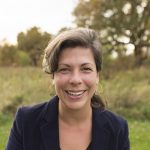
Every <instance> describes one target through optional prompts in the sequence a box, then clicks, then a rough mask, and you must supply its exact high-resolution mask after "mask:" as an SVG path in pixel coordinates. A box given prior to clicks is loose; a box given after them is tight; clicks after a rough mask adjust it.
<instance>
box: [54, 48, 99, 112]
mask: <svg viewBox="0 0 150 150" xmlns="http://www.w3.org/2000/svg"><path fill="white" fill-rule="evenodd" d="M98 80H99V77H98V73H97V70H96V64H95V61H94V57H93V54H92V51H91V49H89V48H83V47H75V48H66V49H64V50H63V52H62V53H61V55H60V57H59V62H58V70H57V71H56V72H55V73H54V84H55V90H56V94H57V95H58V97H59V99H60V105H61V106H62V107H63V108H67V109H71V110H72V109H73V110H79V109H82V108H88V107H89V108H90V107H91V106H90V104H91V98H92V96H93V94H94V93H95V90H96V83H97V82H98Z"/></svg>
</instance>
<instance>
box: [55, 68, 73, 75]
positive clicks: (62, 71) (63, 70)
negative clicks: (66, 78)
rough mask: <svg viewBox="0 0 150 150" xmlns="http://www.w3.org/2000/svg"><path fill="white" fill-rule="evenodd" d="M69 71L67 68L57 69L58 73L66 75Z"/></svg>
mask: <svg viewBox="0 0 150 150" xmlns="http://www.w3.org/2000/svg"><path fill="white" fill-rule="evenodd" d="M69 71H70V69H69V68H60V69H58V72H60V73H63V74H65V73H68V72H69Z"/></svg>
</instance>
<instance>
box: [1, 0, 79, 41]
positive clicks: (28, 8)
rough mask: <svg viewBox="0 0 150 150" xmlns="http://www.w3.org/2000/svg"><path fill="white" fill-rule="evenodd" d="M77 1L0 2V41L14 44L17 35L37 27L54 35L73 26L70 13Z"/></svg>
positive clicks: (23, 0)
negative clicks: (65, 27) (66, 27)
mask: <svg viewBox="0 0 150 150" xmlns="http://www.w3.org/2000/svg"><path fill="white" fill-rule="evenodd" d="M76 3H77V0H0V41H2V40H3V39H4V38H6V39H7V40H8V41H9V42H10V43H15V42H16V37H17V34H18V33H19V32H21V31H23V32H24V31H26V30H27V29H29V28H31V27H33V26H37V27H40V28H41V29H42V30H43V31H47V32H49V33H52V34H55V33H57V32H58V30H60V29H61V28H62V27H64V26H73V24H72V22H73V17H72V14H71V13H72V11H73V9H74V7H75V5H76Z"/></svg>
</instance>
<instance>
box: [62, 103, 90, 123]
mask: <svg viewBox="0 0 150 150" xmlns="http://www.w3.org/2000/svg"><path fill="white" fill-rule="evenodd" d="M59 119H60V120H62V121H63V122H65V123H67V124H72V125H75V124H79V123H84V122H87V121H91V119H92V108H91V106H89V107H85V108H82V109H79V110H72V109H69V108H66V107H65V106H64V105H63V104H62V103H61V102H60V101H59Z"/></svg>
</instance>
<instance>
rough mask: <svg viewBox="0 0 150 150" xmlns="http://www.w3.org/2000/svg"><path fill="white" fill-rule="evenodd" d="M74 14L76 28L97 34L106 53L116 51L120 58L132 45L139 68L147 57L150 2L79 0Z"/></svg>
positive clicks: (149, 31) (133, 0)
mask: <svg viewBox="0 0 150 150" xmlns="http://www.w3.org/2000/svg"><path fill="white" fill-rule="evenodd" d="M73 14H74V16H75V22H76V24H77V25H78V26H80V27H89V28H93V29H95V30H97V31H98V32H99V33H100V40H101V42H102V44H103V47H104V50H105V52H107V53H111V52H112V51H116V52H117V53H118V54H119V55H121V56H122V55H124V54H125V53H126V51H127V49H128V47H129V46H130V47H131V46H132V47H133V50H134V56H135V62H136V63H135V64H136V65H138V66H139V65H141V64H142V62H143V60H144V59H146V58H147V57H148V55H149V51H150V1H149V0H79V2H78V4H77V6H76V7H75V9H74V11H73Z"/></svg>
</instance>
